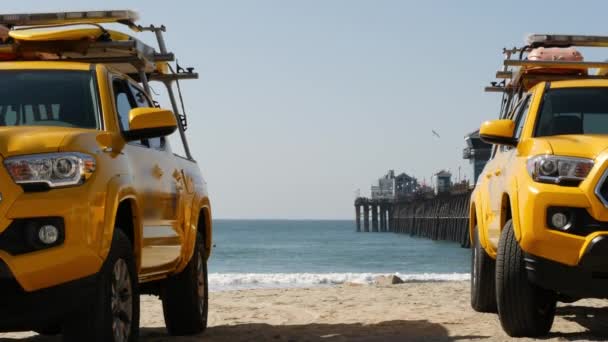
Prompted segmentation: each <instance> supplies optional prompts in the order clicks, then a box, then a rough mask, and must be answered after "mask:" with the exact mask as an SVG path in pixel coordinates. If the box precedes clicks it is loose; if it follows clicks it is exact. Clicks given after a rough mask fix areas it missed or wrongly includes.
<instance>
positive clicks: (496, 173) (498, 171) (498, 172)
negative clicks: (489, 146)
mask: <svg viewBox="0 0 608 342" xmlns="http://www.w3.org/2000/svg"><path fill="white" fill-rule="evenodd" d="M501 174H502V170H501V169H497V170H496V171H494V175H496V176H500V175H501Z"/></svg>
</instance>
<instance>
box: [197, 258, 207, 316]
mask: <svg viewBox="0 0 608 342" xmlns="http://www.w3.org/2000/svg"><path fill="white" fill-rule="evenodd" d="M197 254H198V257H197V259H198V265H197V266H196V272H197V274H198V276H197V279H198V298H199V300H200V303H199V305H200V312H201V315H203V314H204V309H205V274H204V272H203V254H202V253H200V252H199V253H197Z"/></svg>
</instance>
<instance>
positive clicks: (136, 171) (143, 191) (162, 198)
mask: <svg viewBox="0 0 608 342" xmlns="http://www.w3.org/2000/svg"><path fill="white" fill-rule="evenodd" d="M112 86H113V89H114V96H115V102H116V107H117V113H118V119H119V123H120V126H121V127H120V128H121V130H123V131H124V130H128V125H129V111H130V110H131V109H133V108H136V107H151V106H152V104H151V102H150V100H149V99H148V98H147V97H146V96H145V94H144V93H143V91H141V90H140V89H139V88H137V86H135V85H134V84H132V83H131V82H129V81H127V80H126V79H123V78H120V77H116V78H114V80H113V82H112ZM156 140H158V142H157V141H156ZM162 140H163V139H160V138H157V139H149V140H148V139H146V140H141V141H132V142H129V143H128V144H127V145H126V146H125V153H126V155H127V156H128V160H129V162H130V172H131V175H132V176H133V183H134V185H135V187H136V191H137V196H138V203H139V204H140V205H139V207H140V208H139V209H140V213H139V215H140V217H141V218H142V223H143V232H142V234H143V237H142V238H143V248H142V272H141V273H142V276H149V275H153V274H154V273H160V272H164V271H166V270H167V269H170V268H172V267H173V266H174V264H175V262H176V261H177V260H178V258H179V255H180V249H179V245H180V240H179V236H178V235H177V234H176V232H175V230H174V228H173V223H174V220H175V215H174V212H175V211H176V210H175V206H176V205H177V204H176V201H175V195H174V192H173V191H172V188H171V186H172V181H171V174H170V173H169V170H168V168H167V161H166V151H164V150H163V144H162Z"/></svg>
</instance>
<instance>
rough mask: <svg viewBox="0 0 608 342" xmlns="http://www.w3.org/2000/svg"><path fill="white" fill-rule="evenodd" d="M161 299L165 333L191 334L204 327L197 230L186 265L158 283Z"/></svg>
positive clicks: (205, 291)
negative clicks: (194, 244)
mask: <svg viewBox="0 0 608 342" xmlns="http://www.w3.org/2000/svg"><path fill="white" fill-rule="evenodd" d="M200 281H202V284H200ZM161 298H162V301H163V312H164V315H165V324H166V325H167V331H168V332H169V334H171V335H174V336H184V335H195V334H199V333H202V332H203V331H204V330H205V329H206V328H207V313H208V309H209V303H208V298H209V288H208V285H207V261H206V258H205V248H204V242H203V236H202V235H201V234H200V233H199V234H198V237H197V241H196V247H195V249H194V253H193V255H192V259H190V262H189V263H188V266H186V268H185V269H184V270H183V271H182V272H181V273H179V274H177V275H175V276H173V277H171V278H169V279H167V280H166V281H165V282H164V283H163V284H162V287H161Z"/></svg>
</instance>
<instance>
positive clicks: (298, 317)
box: [0, 282, 608, 342]
mask: <svg viewBox="0 0 608 342" xmlns="http://www.w3.org/2000/svg"><path fill="white" fill-rule="evenodd" d="M210 300H211V302H210V305H211V306H210V307H211V312H210V315H209V328H208V329H207V331H206V332H205V333H204V334H203V335H199V336H192V337H169V336H167V335H166V333H165V330H164V328H163V325H164V323H163V318H162V308H161V305H160V302H159V301H158V300H157V299H155V298H153V297H145V298H144V299H143V300H142V305H143V311H142V338H141V340H142V341H166V342H170V341H175V342H186V341H201V340H203V341H226V342H228V341H230V342H232V341H510V340H511V339H510V338H509V337H508V336H507V335H505V334H504V333H503V332H502V329H501V327H500V323H499V322H498V319H497V317H496V315H493V314H480V313H476V312H474V311H473V310H472V309H471V308H470V305H469V284H468V282H442V283H441V282H440V283H438V282H433V283H424V282H421V283H408V284H400V285H391V286H368V285H342V286H338V287H328V288H313V289H266V290H245V291H228V292H216V293H211V295H210ZM0 340H1V341H32V342H34V341H37V342H38V341H39V342H47V341H48V342H51V341H59V339H58V338H56V337H54V338H53V337H50V338H49V337H38V336H35V335H34V334H31V333H13V334H0ZM543 340H548V341H570V340H592V341H604V340H608V301H604V300H583V301H579V302H576V303H572V304H560V306H559V308H558V317H557V318H556V320H555V324H554V325H553V329H552V331H551V333H550V335H549V336H547V338H546V339H543ZM519 341H531V339H520V340H519Z"/></svg>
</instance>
